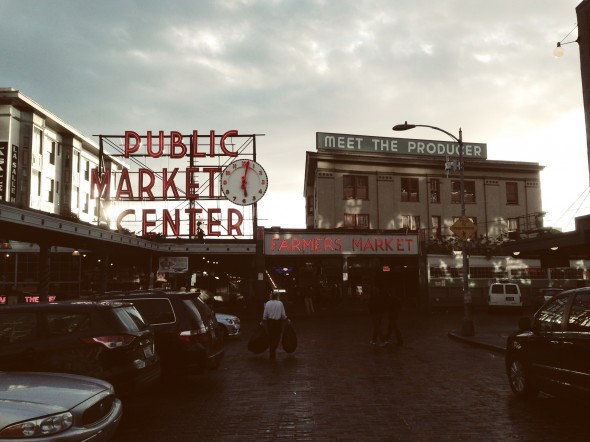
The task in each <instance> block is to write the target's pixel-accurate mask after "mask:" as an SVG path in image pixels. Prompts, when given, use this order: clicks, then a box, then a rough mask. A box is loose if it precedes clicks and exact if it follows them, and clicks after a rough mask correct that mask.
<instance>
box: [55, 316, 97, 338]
mask: <svg viewBox="0 0 590 442" xmlns="http://www.w3.org/2000/svg"><path fill="white" fill-rule="evenodd" d="M45 318H46V321H47V331H48V333H49V334H50V335H66V334H68V333H73V332H75V331H84V330H88V329H89V328H90V315H89V314H88V313H68V312H63V313H48V314H47V315H45Z"/></svg>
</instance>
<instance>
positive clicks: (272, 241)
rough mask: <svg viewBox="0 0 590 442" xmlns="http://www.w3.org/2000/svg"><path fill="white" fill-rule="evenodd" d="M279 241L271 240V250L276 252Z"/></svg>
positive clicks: (276, 239)
mask: <svg viewBox="0 0 590 442" xmlns="http://www.w3.org/2000/svg"><path fill="white" fill-rule="evenodd" d="M278 240H279V239H278V238H272V239H271V240H270V250H276V244H277V241H278Z"/></svg>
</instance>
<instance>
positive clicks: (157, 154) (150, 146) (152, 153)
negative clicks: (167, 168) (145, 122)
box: [147, 130, 164, 158]
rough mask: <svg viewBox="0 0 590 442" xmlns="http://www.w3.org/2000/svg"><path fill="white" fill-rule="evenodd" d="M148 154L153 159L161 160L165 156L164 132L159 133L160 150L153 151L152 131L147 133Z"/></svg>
mask: <svg viewBox="0 0 590 442" xmlns="http://www.w3.org/2000/svg"><path fill="white" fill-rule="evenodd" d="M147 153H148V155H149V156H150V157H152V158H160V157H161V156H162V155H163V154H164V131H159V132H158V150H156V151H154V150H153V137H152V131H151V130H148V133H147Z"/></svg>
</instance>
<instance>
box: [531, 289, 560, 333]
mask: <svg viewBox="0 0 590 442" xmlns="http://www.w3.org/2000/svg"><path fill="white" fill-rule="evenodd" d="M567 300H568V297H567V296H558V297H556V298H555V299H553V301H552V302H550V303H549V304H547V305H546V306H545V307H543V309H542V310H541V311H539V313H538V314H537V318H536V320H535V321H536V322H537V324H538V327H539V329H540V330H541V331H559V330H561V324H562V323H563V316H564V314H565V307H566V306H567Z"/></svg>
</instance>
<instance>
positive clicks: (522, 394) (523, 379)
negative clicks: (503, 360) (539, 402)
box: [508, 358, 539, 399]
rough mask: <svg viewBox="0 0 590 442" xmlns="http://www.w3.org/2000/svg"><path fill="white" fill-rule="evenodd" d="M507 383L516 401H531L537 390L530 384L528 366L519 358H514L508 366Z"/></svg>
mask: <svg viewBox="0 0 590 442" xmlns="http://www.w3.org/2000/svg"><path fill="white" fill-rule="evenodd" d="M508 382H509V383H510V388H511V389H512V392H513V393H514V395H515V396H516V397H517V398H518V399H532V398H534V397H536V396H537V394H538V393H539V390H538V389H537V388H535V386H534V385H533V384H532V381H531V378H530V374H529V369H528V366H527V365H526V364H525V363H524V362H523V361H521V360H520V359H519V358H514V359H512V360H511V361H510V364H509V365H508Z"/></svg>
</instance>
